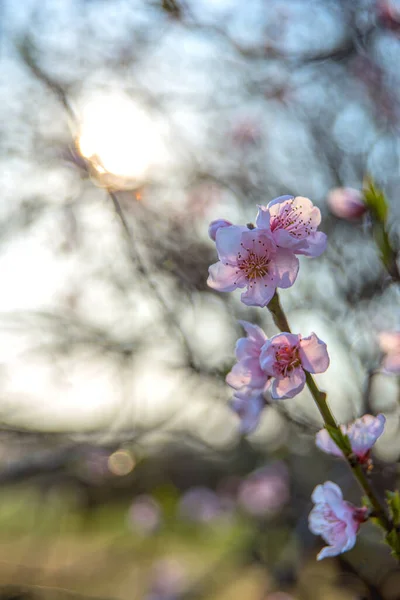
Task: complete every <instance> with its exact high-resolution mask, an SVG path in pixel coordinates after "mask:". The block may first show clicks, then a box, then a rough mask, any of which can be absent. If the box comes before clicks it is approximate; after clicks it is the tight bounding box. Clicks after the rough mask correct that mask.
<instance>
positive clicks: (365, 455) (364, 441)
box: [315, 415, 386, 462]
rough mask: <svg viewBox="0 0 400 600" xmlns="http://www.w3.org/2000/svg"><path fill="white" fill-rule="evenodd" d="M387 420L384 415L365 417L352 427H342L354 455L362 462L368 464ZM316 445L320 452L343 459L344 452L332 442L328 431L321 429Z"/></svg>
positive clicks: (351, 425) (355, 422)
mask: <svg viewBox="0 0 400 600" xmlns="http://www.w3.org/2000/svg"><path fill="white" fill-rule="evenodd" d="M385 422H386V419H385V417H384V416H383V415H378V416H376V417H373V416H372V415H364V416H363V417H361V419H357V420H356V421H354V423H351V424H350V425H341V426H340V429H341V430H342V433H344V434H345V435H347V436H348V438H349V440H350V445H351V449H352V451H353V453H354V454H355V455H356V456H357V457H358V459H359V461H360V462H367V461H368V460H369V455H370V453H371V448H372V446H373V445H374V444H375V442H376V440H377V439H378V438H379V437H380V436H381V435H382V433H383V430H384V428H385ZM315 441H316V444H317V446H318V448H320V450H323V451H324V452H326V453H327V454H333V455H334V456H339V457H341V458H343V452H342V451H341V450H340V448H338V446H337V445H336V444H335V442H334V441H333V440H332V438H331V436H330V435H329V433H328V431H327V430H326V429H321V431H319V432H318V433H317V435H316V440H315Z"/></svg>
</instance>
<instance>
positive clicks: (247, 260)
mask: <svg viewBox="0 0 400 600" xmlns="http://www.w3.org/2000/svg"><path fill="white" fill-rule="evenodd" d="M270 262H271V261H270V259H269V257H268V255H267V254H256V253H255V252H254V251H253V250H248V251H247V253H246V255H245V256H243V253H239V254H238V260H237V266H238V267H239V270H240V272H241V274H242V275H244V276H245V277H246V279H247V280H248V281H254V280H256V279H261V278H262V277H265V275H267V274H268V271H269V264H270Z"/></svg>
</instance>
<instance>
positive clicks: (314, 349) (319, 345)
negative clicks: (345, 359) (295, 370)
mask: <svg viewBox="0 0 400 600" xmlns="http://www.w3.org/2000/svg"><path fill="white" fill-rule="evenodd" d="M299 357H300V360H301V364H302V367H303V368H304V369H305V370H306V371H308V372H309V373H323V372H324V371H326V370H327V368H328V367H329V355H328V351H327V349H326V344H325V342H323V341H322V340H320V339H319V338H318V337H317V336H316V335H315V333H312V334H311V335H310V336H309V337H307V338H302V339H301V340H300V348H299Z"/></svg>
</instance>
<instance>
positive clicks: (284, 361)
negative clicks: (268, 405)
mask: <svg viewBox="0 0 400 600" xmlns="http://www.w3.org/2000/svg"><path fill="white" fill-rule="evenodd" d="M260 365H261V368H262V369H263V371H264V372H265V374H266V375H269V376H270V377H274V378H275V379H274V381H273V383H272V387H271V396H272V397H273V398H278V399H280V398H293V397H294V396H296V394H298V393H299V392H301V390H302V389H303V387H304V385H305V382H306V375H305V371H308V372H309V373H323V372H324V371H326V369H327V368H328V366H329V356H328V352H327V349H326V344H325V343H324V342H323V341H322V340H320V339H319V338H318V337H317V336H316V335H315V333H312V334H311V335H310V336H309V337H307V338H302V337H301V335H294V334H293V333H278V335H274V337H272V338H271V339H269V340H267V341H266V342H265V344H264V346H263V348H262V350H261V355H260Z"/></svg>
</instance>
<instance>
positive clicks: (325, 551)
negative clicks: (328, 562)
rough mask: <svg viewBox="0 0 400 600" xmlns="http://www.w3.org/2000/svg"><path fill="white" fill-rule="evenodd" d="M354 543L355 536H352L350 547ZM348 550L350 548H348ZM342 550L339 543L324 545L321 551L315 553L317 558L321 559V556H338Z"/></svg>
mask: <svg viewBox="0 0 400 600" xmlns="http://www.w3.org/2000/svg"><path fill="white" fill-rule="evenodd" d="M355 543H356V538H355V536H354V540H352V546H351V548H352V547H353V546H354V544H355ZM348 550H350V548H348ZM342 552H344V550H343V547H342V546H341V545H337V546H325V547H324V548H322V550H321V552H319V553H318V554H317V560H322V559H323V558H329V557H331V556H338V555H339V554H342Z"/></svg>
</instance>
